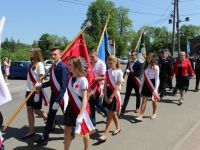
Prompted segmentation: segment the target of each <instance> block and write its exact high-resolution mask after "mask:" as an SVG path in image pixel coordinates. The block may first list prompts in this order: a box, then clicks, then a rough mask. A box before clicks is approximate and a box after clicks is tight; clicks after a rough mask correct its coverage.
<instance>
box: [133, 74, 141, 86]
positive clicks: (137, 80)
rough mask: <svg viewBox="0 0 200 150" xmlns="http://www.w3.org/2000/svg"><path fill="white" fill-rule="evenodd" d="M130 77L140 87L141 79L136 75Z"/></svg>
mask: <svg viewBox="0 0 200 150" xmlns="http://www.w3.org/2000/svg"><path fill="white" fill-rule="evenodd" d="M132 78H133V80H134V81H135V83H136V84H137V85H138V86H139V87H140V86H141V80H140V78H138V77H136V76H133V77H132Z"/></svg>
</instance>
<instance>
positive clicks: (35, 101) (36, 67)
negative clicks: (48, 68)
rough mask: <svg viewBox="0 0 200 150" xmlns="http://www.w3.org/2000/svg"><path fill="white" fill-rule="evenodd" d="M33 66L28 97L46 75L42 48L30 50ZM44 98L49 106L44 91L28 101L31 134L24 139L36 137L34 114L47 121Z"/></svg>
mask: <svg viewBox="0 0 200 150" xmlns="http://www.w3.org/2000/svg"><path fill="white" fill-rule="evenodd" d="M30 59H31V65H30V67H29V72H28V75H27V87H26V97H27V96H28V95H29V93H30V91H31V90H32V89H33V88H34V86H35V84H36V83H37V82H39V80H40V79H41V78H42V77H43V75H44V74H45V69H44V64H43V57H42V53H41V50H40V48H32V49H31V50H30ZM42 98H43V99H44V100H45V102H46V105H48V101H47V96H46V94H45V92H44V91H41V92H40V90H38V91H37V92H35V93H34V94H33V95H31V97H30V99H29V100H28V101H27V103H26V106H27V113H28V123H29V132H28V133H27V134H25V135H24V136H23V137H22V139H26V138H29V137H32V136H34V135H35V131H34V122H35V120H34V113H35V114H37V115H39V116H40V117H42V118H43V119H44V120H47V114H46V113H45V112H43V111H41V108H42Z"/></svg>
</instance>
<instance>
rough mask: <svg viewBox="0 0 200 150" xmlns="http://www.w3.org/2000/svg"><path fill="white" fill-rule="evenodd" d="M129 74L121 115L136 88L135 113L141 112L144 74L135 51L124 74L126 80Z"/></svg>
mask: <svg viewBox="0 0 200 150" xmlns="http://www.w3.org/2000/svg"><path fill="white" fill-rule="evenodd" d="M127 74H128V79H127V84H126V93H125V98H124V103H123V105H122V110H121V114H124V113H125V110H126V107H127V105H128V102H129V98H130V95H131V91H132V89H133V88H134V90H135V94H136V110H135V113H137V112H138V111H139V108H140V93H139V87H140V79H141V74H142V64H141V63H140V62H139V61H138V60H137V53H136V52H135V51H133V52H132V53H131V57H130V61H129V62H128V64H127V67H126V70H125V72H124V78H125V76H126V75H127Z"/></svg>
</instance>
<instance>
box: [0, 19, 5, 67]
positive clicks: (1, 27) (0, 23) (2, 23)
mask: <svg viewBox="0 0 200 150" xmlns="http://www.w3.org/2000/svg"><path fill="white" fill-rule="evenodd" d="M5 20H6V17H5V16H3V17H2V19H0V65H1V51H2V49H1V37H2V32H3V27H4V24H5Z"/></svg>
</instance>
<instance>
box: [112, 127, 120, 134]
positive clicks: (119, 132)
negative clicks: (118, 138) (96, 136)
mask: <svg viewBox="0 0 200 150" xmlns="http://www.w3.org/2000/svg"><path fill="white" fill-rule="evenodd" d="M120 132H121V129H120V130H119V131H117V132H113V133H112V135H113V136H114V135H117V134H118V133H120Z"/></svg>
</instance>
